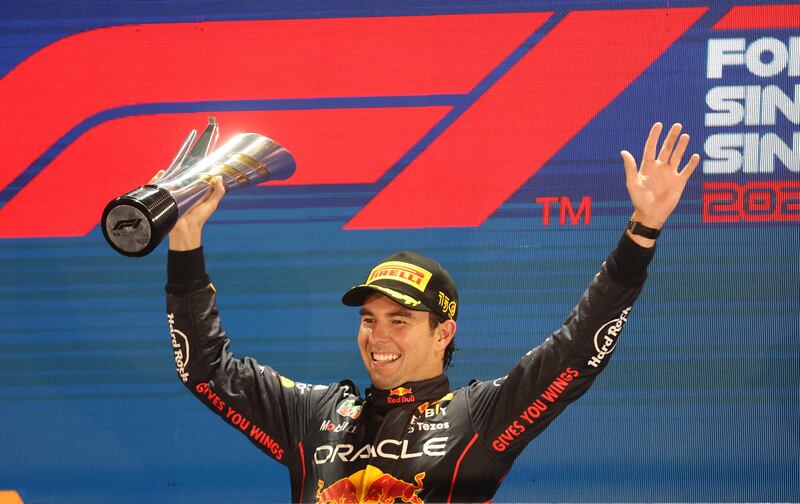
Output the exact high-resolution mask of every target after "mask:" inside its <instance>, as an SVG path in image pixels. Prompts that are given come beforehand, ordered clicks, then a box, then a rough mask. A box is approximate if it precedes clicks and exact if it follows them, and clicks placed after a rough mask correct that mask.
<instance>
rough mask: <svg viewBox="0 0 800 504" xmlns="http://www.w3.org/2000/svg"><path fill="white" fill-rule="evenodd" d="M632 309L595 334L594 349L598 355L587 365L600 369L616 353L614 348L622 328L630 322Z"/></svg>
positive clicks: (626, 309)
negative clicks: (609, 356) (629, 317)
mask: <svg viewBox="0 0 800 504" xmlns="http://www.w3.org/2000/svg"><path fill="white" fill-rule="evenodd" d="M631 308H633V307H632V306H629V307H627V308H625V309H624V310H622V313H620V314H619V318H616V319H614V320H610V321H608V322H606V323H605V324H603V325H602V326H600V329H598V330H597V332H596V333H594V349H595V350H596V351H597V354H596V355H595V356H594V357H592V358H591V359H589V361H588V362H587V363H586V364H587V365H589V366H592V367H598V366H599V365H600V364H601V363H602V362H603V360H604V359H605V358H606V356H607V355H608V354H610V353H611V352H613V351H614V347H616V346H617V339H618V338H619V333H620V332H621V331H622V326H624V325H625V321H627V320H628V314H629V313H630V312H631Z"/></svg>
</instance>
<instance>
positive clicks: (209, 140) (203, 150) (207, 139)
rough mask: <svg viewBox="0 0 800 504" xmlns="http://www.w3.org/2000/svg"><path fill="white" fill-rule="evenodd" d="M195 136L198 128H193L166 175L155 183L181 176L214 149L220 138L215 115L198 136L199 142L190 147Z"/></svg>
mask: <svg viewBox="0 0 800 504" xmlns="http://www.w3.org/2000/svg"><path fill="white" fill-rule="evenodd" d="M195 138H197V130H192V131H191V133H189V136H187V137H186V140H184V141H183V145H181V148H180V149H179V150H178V153H177V154H176V155H175V159H173V160H172V163H171V164H170V165H169V168H167V169H166V171H165V172H164V175H162V176H161V178H159V179H158V180H157V181H156V182H155V183H158V182H165V181H168V180H172V179H174V178H177V177H179V176H180V175H181V174H182V173H184V172H185V171H186V170H187V169H188V168H192V167H194V165H195V164H196V163H197V162H199V161H200V160H201V159H203V158H205V157H206V156H208V153H209V152H210V151H211V150H213V149H214V147H215V146H216V145H217V140H218V139H219V124H218V123H217V119H216V118H214V117H209V118H208V125H206V129H205V130H203V133H202V134H201V135H200V138H197V142H195V144H194V145H193V146H192V147H191V149H190V148H189V146H190V145H192V142H194V140H195Z"/></svg>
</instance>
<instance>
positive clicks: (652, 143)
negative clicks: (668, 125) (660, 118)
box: [642, 122, 664, 162]
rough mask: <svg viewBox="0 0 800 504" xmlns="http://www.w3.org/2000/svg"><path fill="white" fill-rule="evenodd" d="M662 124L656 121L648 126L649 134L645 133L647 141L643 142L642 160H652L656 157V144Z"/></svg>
mask: <svg viewBox="0 0 800 504" xmlns="http://www.w3.org/2000/svg"><path fill="white" fill-rule="evenodd" d="M663 127H664V125H663V124H661V123H660V122H657V123H655V124H653V127H652V128H650V134H649V135H647V141H646V142H645V143H644V151H643V152H642V161H643V162H644V161H652V160H654V159H655V158H656V145H657V144H658V137H659V136H661V130H662V128H663Z"/></svg>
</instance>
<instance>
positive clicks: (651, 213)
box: [622, 123, 700, 228]
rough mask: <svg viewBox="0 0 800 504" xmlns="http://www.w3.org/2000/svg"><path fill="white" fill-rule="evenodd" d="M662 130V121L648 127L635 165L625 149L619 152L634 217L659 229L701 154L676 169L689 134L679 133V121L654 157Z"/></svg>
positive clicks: (674, 205)
mask: <svg viewBox="0 0 800 504" xmlns="http://www.w3.org/2000/svg"><path fill="white" fill-rule="evenodd" d="M661 129H662V125H661V123H656V124H654V125H653V127H652V128H651V129H650V134H649V135H648V137H647V141H646V142H645V146H644V152H643V154H642V162H641V164H640V166H639V167H638V168H637V166H636V161H635V160H634V158H633V156H632V155H631V154H630V153H629V152H628V151H622V158H623V161H624V164H625V174H626V182H625V184H626V186H627V188H628V193H629V194H630V197H631V202H632V203H633V206H634V208H635V209H636V214H637V216H638V218H637V220H640V222H642V223H643V224H645V225H648V226H650V227H654V228H660V227H661V226H662V225H663V224H664V222H665V221H666V220H667V218H668V217H669V215H670V214H671V213H672V211H673V210H675V207H676V206H677V205H678V201H679V200H680V198H681V194H683V190H684V188H685V187H686V183H687V182H688V180H689V177H690V176H691V175H692V172H694V169H695V168H696V167H697V165H698V164H699V162H700V157H699V156H698V155H697V154H694V155H693V156H692V157H691V158H690V159H689V162H688V163H686V166H684V167H683V169H682V170H679V168H680V165H681V160H682V159H683V155H684V153H685V152H686V147H687V146H688V144H689V135H686V134H683V135H680V132H681V125H680V124H674V125H673V126H672V128H670V130H669V133H667V138H666V139H665V140H664V144H663V145H662V147H661V150H660V151H659V153H658V155H657V156H656V147H657V144H658V137H659V136H660V135H661Z"/></svg>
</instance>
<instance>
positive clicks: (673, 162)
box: [669, 133, 689, 170]
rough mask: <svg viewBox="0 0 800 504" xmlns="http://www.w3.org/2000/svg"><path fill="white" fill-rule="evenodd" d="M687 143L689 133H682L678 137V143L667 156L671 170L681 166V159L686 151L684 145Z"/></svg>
mask: <svg viewBox="0 0 800 504" xmlns="http://www.w3.org/2000/svg"><path fill="white" fill-rule="evenodd" d="M688 145H689V135H687V134H686V133H684V134H683V135H681V137H680V138H679V139H678V143H677V145H675V150H674V151H672V155H671V156H670V157H669V165H670V166H671V167H672V169H673V170H677V169H678V168H679V167H680V166H681V159H683V154H684V153H685V152H686V147H687V146H688Z"/></svg>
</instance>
